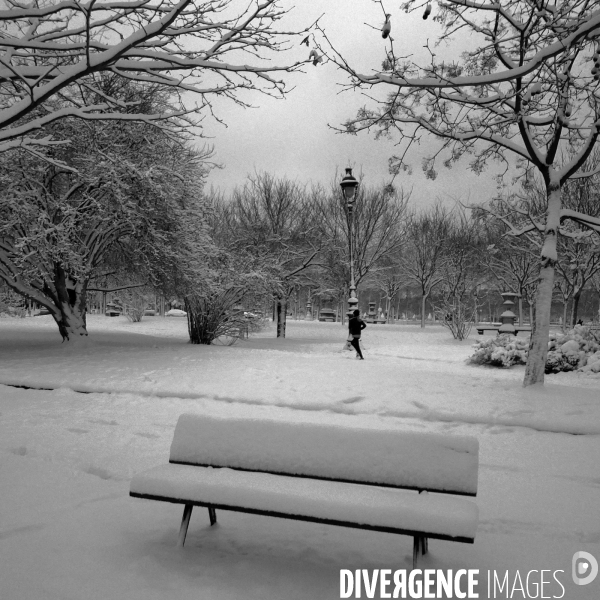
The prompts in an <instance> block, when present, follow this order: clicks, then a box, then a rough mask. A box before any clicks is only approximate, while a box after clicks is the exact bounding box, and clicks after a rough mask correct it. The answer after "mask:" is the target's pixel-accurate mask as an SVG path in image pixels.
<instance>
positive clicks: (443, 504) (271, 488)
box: [130, 464, 478, 542]
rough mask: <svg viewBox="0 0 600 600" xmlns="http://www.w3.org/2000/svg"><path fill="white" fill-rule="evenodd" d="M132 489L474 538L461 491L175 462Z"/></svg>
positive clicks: (138, 479)
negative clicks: (443, 492) (412, 489)
mask: <svg viewBox="0 0 600 600" xmlns="http://www.w3.org/2000/svg"><path fill="white" fill-rule="evenodd" d="M130 495H131V496H134V497H138V498H148V499H153V500H162V501H166V502H174V503H181V504H194V505H197V506H212V507H213V508H215V509H225V510H232V511H240V512H248V513H253V514H262V515H270V516H278V517H286V518H293V519H298V520H303V521H312V522H317V523H328V524H332V525H343V526H347V527H356V528H363V529H372V530H374V531H387V532H390V533H403V534H406V535H423V534H427V535H428V536H429V537H433V538H438V539H449V540H453V541H464V542H472V541H473V540H474V538H475V532H476V528H477V521H478V509H477V505H476V504H475V503H474V502H472V501H470V500H467V499H465V498H455V497H452V498H451V497H448V496H438V495H434V494H415V493H414V492H409V491H404V490H392V489H385V488H380V487H374V486H370V485H358V484H347V483H339V482H335V481H319V480H307V479H303V480H300V479H297V478H290V477H285V476H276V475H270V474H266V473H247V472H243V471H235V470H232V469H227V468H222V469H213V468H204V467H197V466H193V467H192V466H185V465H175V464H167V465H162V466H160V467H156V468H154V469H150V470H149V471H145V472H144V473H140V474H139V475H136V476H135V477H134V478H133V480H132V482H131V492H130Z"/></svg>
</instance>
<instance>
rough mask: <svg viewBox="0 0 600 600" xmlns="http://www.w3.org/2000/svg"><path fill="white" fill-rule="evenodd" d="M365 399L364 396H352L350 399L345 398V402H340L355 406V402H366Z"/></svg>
mask: <svg viewBox="0 0 600 600" xmlns="http://www.w3.org/2000/svg"><path fill="white" fill-rule="evenodd" d="M364 399H365V397H364V396H352V397H350V398H345V399H344V400H340V402H342V403H343V404H354V403H355V402H360V401H361V400H364Z"/></svg>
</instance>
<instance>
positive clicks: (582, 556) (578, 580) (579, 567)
mask: <svg viewBox="0 0 600 600" xmlns="http://www.w3.org/2000/svg"><path fill="white" fill-rule="evenodd" d="M597 575H598V561H597V560H596V559H595V558H594V557H593V556H592V555H591V554H590V553H589V552H584V551H583V550H580V551H579V552H575V554H573V581H574V582H575V584H576V585H587V584H588V583H592V581H594V579H596V576H597Z"/></svg>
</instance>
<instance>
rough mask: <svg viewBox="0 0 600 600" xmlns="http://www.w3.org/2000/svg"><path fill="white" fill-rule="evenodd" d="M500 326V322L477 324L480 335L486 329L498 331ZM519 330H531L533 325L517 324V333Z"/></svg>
mask: <svg viewBox="0 0 600 600" xmlns="http://www.w3.org/2000/svg"><path fill="white" fill-rule="evenodd" d="M499 328H500V323H497V324H496V323H494V324H492V325H477V326H476V329H477V333H478V334H479V335H483V332H484V331H495V332H498V329H499ZM519 331H531V325H515V333H519Z"/></svg>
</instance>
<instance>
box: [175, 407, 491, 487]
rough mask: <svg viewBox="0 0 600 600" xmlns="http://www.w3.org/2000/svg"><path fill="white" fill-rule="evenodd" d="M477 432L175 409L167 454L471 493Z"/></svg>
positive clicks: (236, 465) (200, 461)
mask: <svg viewBox="0 0 600 600" xmlns="http://www.w3.org/2000/svg"><path fill="white" fill-rule="evenodd" d="M478 449H479V445H478V442H477V439H476V438H470V437H465V436H456V435H439V434H431V433H419V434H416V433H411V432H408V433H407V432H405V431H403V430H398V429H390V428H377V429H375V428H371V429H366V428H363V427H358V426H357V425H356V423H355V419H348V418H345V419H344V418H341V419H340V422H339V423H336V424H335V425H324V424H322V423H319V422H318V421H315V422H314V423H306V422H305V423H298V422H294V421H284V420H282V419H257V418H251V419H248V418H239V417H238V418H231V417H227V418H222V417H214V416H211V415H201V414H185V415H182V416H181V417H180V418H179V420H178V422H177V426H176V428H175V435H174V438H173V443H172V445H171V453H170V457H169V460H170V462H174V463H177V462H178V463H188V464H196V465H198V464H199V465H212V466H214V467H233V468H241V469H248V470H254V471H267V472H272V473H291V474H295V475H307V476H315V477H324V478H329V479H344V480H347V481H357V482H368V483H385V484H389V485H393V486H397V487H415V488H422V489H428V490H439V491H444V490H451V491H457V492H462V493H466V494H469V493H471V494H476V493H477V462H478Z"/></svg>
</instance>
